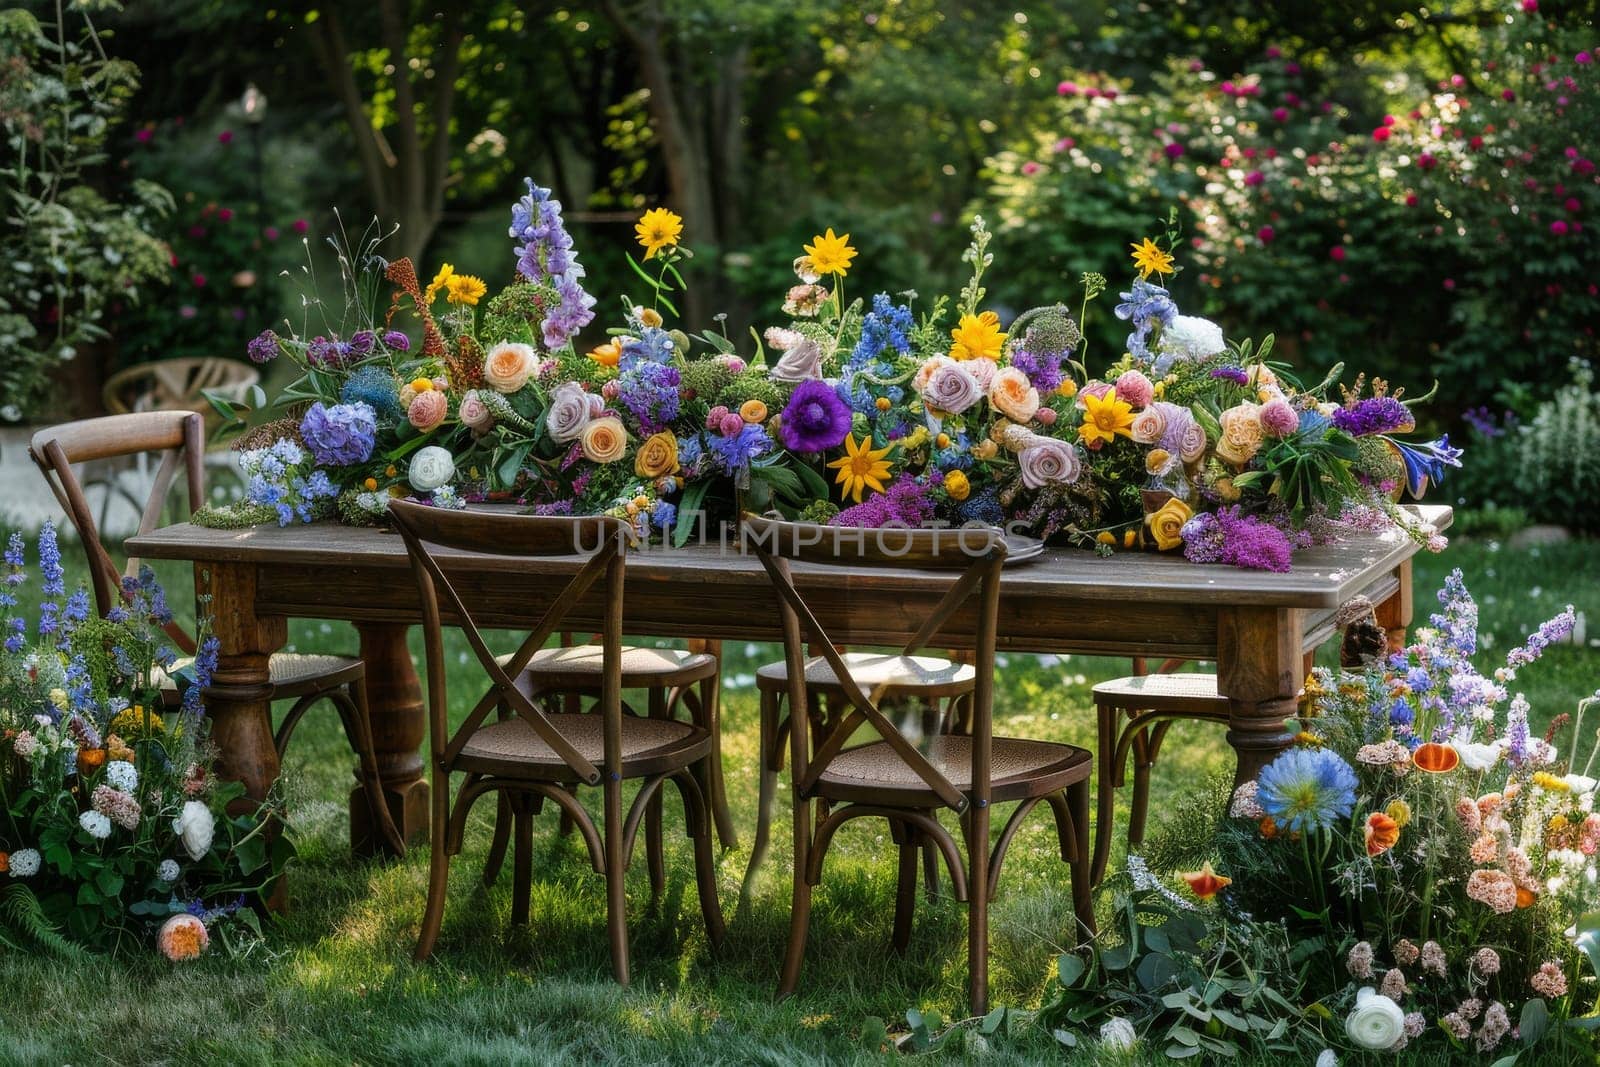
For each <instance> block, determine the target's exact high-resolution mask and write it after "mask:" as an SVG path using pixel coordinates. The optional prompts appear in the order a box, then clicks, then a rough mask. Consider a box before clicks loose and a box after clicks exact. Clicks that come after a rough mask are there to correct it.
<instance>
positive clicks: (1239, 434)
mask: <svg viewBox="0 0 1600 1067" xmlns="http://www.w3.org/2000/svg"><path fill="white" fill-rule="evenodd" d="M1217 421H1218V424H1219V425H1220V426H1221V427H1222V437H1221V439H1220V440H1219V441H1217V455H1219V456H1221V457H1222V458H1223V459H1224V460H1226V461H1227V462H1229V463H1231V464H1233V465H1234V466H1235V467H1242V466H1244V465H1245V464H1246V463H1249V462H1250V460H1251V459H1252V458H1254V456H1255V454H1256V453H1257V452H1259V451H1261V409H1260V408H1259V407H1257V406H1256V405H1255V404H1252V403H1250V402H1248V401H1246V402H1245V403H1243V404H1238V405H1236V406H1234V407H1231V408H1229V409H1228V410H1227V411H1224V412H1223V413H1222V417H1221V418H1220V419H1219V420H1217Z"/></svg>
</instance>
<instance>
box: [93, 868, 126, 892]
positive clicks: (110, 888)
mask: <svg viewBox="0 0 1600 1067" xmlns="http://www.w3.org/2000/svg"><path fill="white" fill-rule="evenodd" d="M94 884H95V885H96V886H97V887H98V888H99V890H100V892H101V893H104V894H105V896H106V898H107V899H108V900H114V899H116V898H117V897H118V896H120V895H121V894H122V885H123V877H122V875H120V874H118V873H117V872H116V871H114V870H112V869H110V868H109V867H108V868H106V869H104V870H102V871H100V872H99V873H98V874H96V875H95V876H94Z"/></svg>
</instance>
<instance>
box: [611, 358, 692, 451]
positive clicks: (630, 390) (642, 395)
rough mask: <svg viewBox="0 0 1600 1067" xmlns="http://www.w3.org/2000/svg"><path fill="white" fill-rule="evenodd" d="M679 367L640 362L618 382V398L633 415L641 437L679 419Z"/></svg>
mask: <svg viewBox="0 0 1600 1067" xmlns="http://www.w3.org/2000/svg"><path fill="white" fill-rule="evenodd" d="M681 380H682V376H681V375H680V374H679V373H678V368H677V367H673V366H670V365H668V364H664V363H646V362H641V363H638V364H636V365H635V366H634V368H633V369H632V370H629V371H627V372H625V373H624V374H623V375H622V376H621V377H619V378H618V379H617V399H619V400H620V401H622V405H623V406H624V407H625V408H627V409H628V412H629V413H630V414H631V415H632V416H633V423H634V426H635V428H637V429H638V431H639V433H640V434H641V435H642V436H645V437H648V436H650V435H651V434H653V433H660V432H661V431H662V430H665V429H668V428H670V427H671V425H672V420H673V419H676V418H677V417H678V385H679V383H680V382H681Z"/></svg>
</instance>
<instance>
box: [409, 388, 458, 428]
mask: <svg viewBox="0 0 1600 1067" xmlns="http://www.w3.org/2000/svg"><path fill="white" fill-rule="evenodd" d="M449 413H450V401H448V400H446V399H445V395H444V394H443V393H441V392H439V391H438V390H437V389H425V390H423V391H422V392H420V393H418V394H417V395H416V396H414V397H412V398H411V406H410V407H408V408H406V418H407V419H408V420H409V421H410V422H411V425H413V426H415V427H416V428H417V429H419V430H421V431H422V432H423V433H427V432H428V431H429V430H431V429H433V428H434V427H435V426H438V425H439V424H440V423H441V422H443V421H444V417H445V416H446V415H448V414H449Z"/></svg>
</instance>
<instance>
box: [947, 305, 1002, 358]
mask: <svg viewBox="0 0 1600 1067" xmlns="http://www.w3.org/2000/svg"><path fill="white" fill-rule="evenodd" d="M950 340H951V342H952V343H951V345H950V358H951V359H979V358H983V359H996V360H997V359H999V358H1000V346H1001V345H1003V344H1005V343H1006V335H1005V334H1003V333H1001V332H1000V316H999V315H996V314H995V313H994V312H992V311H985V312H984V313H983V314H981V315H963V316H961V322H960V324H959V325H958V326H956V328H955V329H953V330H951V331H950Z"/></svg>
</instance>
